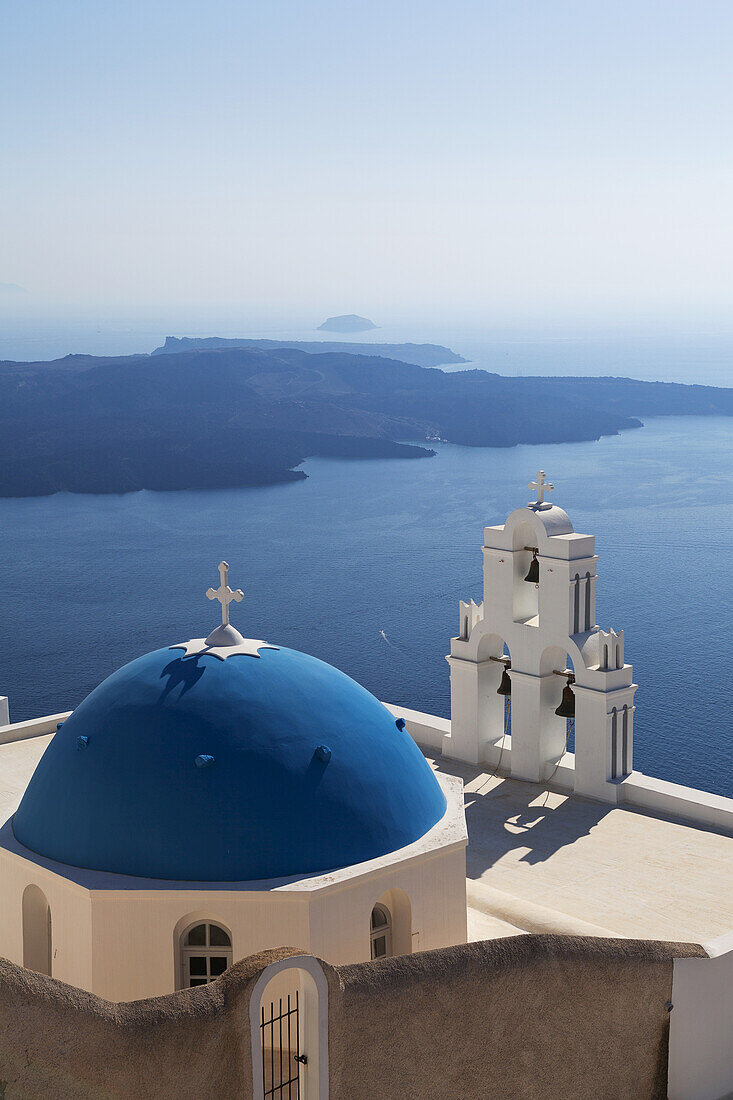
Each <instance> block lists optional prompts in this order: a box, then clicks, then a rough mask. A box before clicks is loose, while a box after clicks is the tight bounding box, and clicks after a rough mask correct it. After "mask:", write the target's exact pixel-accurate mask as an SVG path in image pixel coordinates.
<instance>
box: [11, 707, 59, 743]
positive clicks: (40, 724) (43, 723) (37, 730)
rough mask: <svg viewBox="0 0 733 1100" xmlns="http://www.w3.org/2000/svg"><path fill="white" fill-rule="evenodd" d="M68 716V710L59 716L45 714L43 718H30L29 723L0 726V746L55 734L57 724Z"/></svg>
mask: <svg viewBox="0 0 733 1100" xmlns="http://www.w3.org/2000/svg"><path fill="white" fill-rule="evenodd" d="M70 714H71V711H70V710H65V711H63V712H62V713H61V714H47V715H46V716H45V718H32V719H31V720H30V722H12V723H11V724H10V725H9V726H0V745H9V744H12V742H13V741H25V740H27V739H28V738H29V737H41V736H43V734H45V733H55V732H56V726H57V725H58V724H59V722H65V721H66V719H67V718H68V717H69V715H70Z"/></svg>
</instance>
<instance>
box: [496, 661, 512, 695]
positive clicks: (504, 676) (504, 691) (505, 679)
mask: <svg viewBox="0 0 733 1100" xmlns="http://www.w3.org/2000/svg"><path fill="white" fill-rule="evenodd" d="M511 667H512V666H511V665H504V668H503V670H502V673H501V683H500V684H499V686H498V688H497V689H496V694H497V695H509V696H511V694H512V678H511V676H510V675H509V669H510V668H511Z"/></svg>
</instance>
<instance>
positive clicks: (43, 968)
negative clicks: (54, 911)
mask: <svg viewBox="0 0 733 1100" xmlns="http://www.w3.org/2000/svg"><path fill="white" fill-rule="evenodd" d="M51 957H52V949H51V907H50V905H49V904H48V900H47V898H46V895H45V894H44V892H43V890H41V888H40V886H36V885H34V884H32V885H30V886H26V888H25V890H24V891H23V966H24V967H26V969H27V970H36V971H37V972H38V973H39V974H49V975H50V973H51Z"/></svg>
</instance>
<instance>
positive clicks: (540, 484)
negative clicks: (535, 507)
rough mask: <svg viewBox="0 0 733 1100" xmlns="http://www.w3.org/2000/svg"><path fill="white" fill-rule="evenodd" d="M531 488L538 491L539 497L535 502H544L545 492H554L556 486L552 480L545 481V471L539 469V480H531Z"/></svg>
mask: <svg viewBox="0 0 733 1100" xmlns="http://www.w3.org/2000/svg"><path fill="white" fill-rule="evenodd" d="M529 488H530V489H533V490H535V491H536V492H537V499H536V500H535V501H534V502H533V503H535V504H544V501H545V493H552V492H554V491H555V486H554V485H553V484H552V482H551V481H545V471H544V470H538V471H537V480H536V481H530V483H529Z"/></svg>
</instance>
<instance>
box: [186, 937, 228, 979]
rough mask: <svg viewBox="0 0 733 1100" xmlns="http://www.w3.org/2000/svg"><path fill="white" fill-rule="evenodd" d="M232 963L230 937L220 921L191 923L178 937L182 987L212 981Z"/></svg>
mask: <svg viewBox="0 0 733 1100" xmlns="http://www.w3.org/2000/svg"><path fill="white" fill-rule="evenodd" d="M231 965H232V940H231V936H230V935H229V933H228V932H227V931H226V929H224V928H222V927H221V925H219V924H209V923H202V924H194V925H193V926H192V927H191V928H189V929H188V931H187V932H185V933H184V935H183V938H182V940H181V978H182V981H181V984H182V986H183V988H184V989H188V988H189V986H193V985H206V984H207V983H208V982H213V981H214V979H215V978H218V977H219V975H220V974H223V973H224V971H225V970H226V969H227V967H229V966H231Z"/></svg>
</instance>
